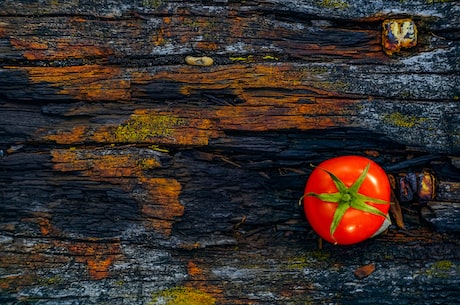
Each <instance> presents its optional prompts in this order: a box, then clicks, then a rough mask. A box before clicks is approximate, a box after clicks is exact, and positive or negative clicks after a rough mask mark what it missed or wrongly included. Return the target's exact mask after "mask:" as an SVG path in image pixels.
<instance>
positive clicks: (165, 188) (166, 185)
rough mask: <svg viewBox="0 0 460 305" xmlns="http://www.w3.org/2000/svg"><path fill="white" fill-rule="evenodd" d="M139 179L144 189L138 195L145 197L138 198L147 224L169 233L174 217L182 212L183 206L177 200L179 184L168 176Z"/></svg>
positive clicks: (166, 233) (179, 189)
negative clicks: (143, 192) (143, 191)
mask: <svg viewBox="0 0 460 305" xmlns="http://www.w3.org/2000/svg"><path fill="white" fill-rule="evenodd" d="M139 181H140V183H141V184H142V187H143V189H144V190H145V194H142V195H140V196H146V197H147V198H140V199H141V201H142V207H141V212H142V214H143V216H144V217H145V218H146V220H147V226H149V227H153V228H154V229H156V230H157V231H159V232H163V233H164V234H165V235H170V234H171V230H172V225H173V221H174V219H175V218H176V217H180V216H182V215H183V214H184V206H183V205H182V204H180V202H179V195H180V192H181V189H182V187H181V185H180V184H179V182H178V181H177V180H175V179H170V178H147V177H140V178H139ZM138 196H139V195H138Z"/></svg>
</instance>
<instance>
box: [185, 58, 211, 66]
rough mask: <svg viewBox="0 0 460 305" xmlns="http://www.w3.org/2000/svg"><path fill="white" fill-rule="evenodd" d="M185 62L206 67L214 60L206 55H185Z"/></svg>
mask: <svg viewBox="0 0 460 305" xmlns="http://www.w3.org/2000/svg"><path fill="white" fill-rule="evenodd" d="M185 62H186V63H187V64H188V65H191V66H202V67H208V66H211V65H212V64H213V63H214V60H213V59H212V58H211V57H208V56H201V57H195V56H187V57H185Z"/></svg>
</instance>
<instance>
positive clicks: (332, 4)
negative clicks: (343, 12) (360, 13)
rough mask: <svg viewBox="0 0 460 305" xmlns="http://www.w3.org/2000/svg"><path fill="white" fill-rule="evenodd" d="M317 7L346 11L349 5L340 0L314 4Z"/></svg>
mask: <svg viewBox="0 0 460 305" xmlns="http://www.w3.org/2000/svg"><path fill="white" fill-rule="evenodd" d="M316 3H317V5H319V6H322V7H327V8H336V9H346V8H348V7H349V6H350V5H349V4H348V3H347V2H345V1H342V0H319V1H317V2H316Z"/></svg>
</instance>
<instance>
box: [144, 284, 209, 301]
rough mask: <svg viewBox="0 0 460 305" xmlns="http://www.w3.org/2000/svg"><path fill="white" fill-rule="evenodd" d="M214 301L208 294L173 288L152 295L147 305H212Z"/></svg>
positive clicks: (186, 288) (183, 288) (189, 289)
mask: <svg viewBox="0 0 460 305" xmlns="http://www.w3.org/2000/svg"><path fill="white" fill-rule="evenodd" d="M214 304H216V299H215V298H214V297H213V296H211V295H210V294H208V293H206V292H204V291H201V290H197V289H193V288H189V287H173V288H170V289H166V290H162V291H160V292H157V293H155V294H154V295H153V297H152V301H151V302H150V303H149V305H214Z"/></svg>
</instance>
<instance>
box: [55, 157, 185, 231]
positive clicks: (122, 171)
mask: <svg viewBox="0 0 460 305" xmlns="http://www.w3.org/2000/svg"><path fill="white" fill-rule="evenodd" d="M51 155H52V161H53V169H54V170H56V171H62V172H69V171H76V172H79V176H83V177H87V179H89V180H92V181H99V182H109V183H111V184H116V185H118V186H119V187H120V189H122V190H124V191H132V190H133V189H134V188H135V187H136V186H138V187H139V189H138V192H136V193H135V194H133V197H134V198H135V199H137V201H138V202H139V206H140V209H141V213H142V215H143V216H144V218H145V220H146V224H147V226H148V227H150V228H153V229H155V230H157V231H158V232H162V233H163V234H165V235H169V234H170V233H171V230H172V226H173V223H174V220H175V218H176V217H180V216H182V215H183V213H184V206H183V205H182V204H180V202H179V195H180V192H181V185H180V184H179V182H178V181H177V180H175V179H170V178H155V177H148V176H147V175H146V174H145V173H144V170H146V166H147V167H148V168H147V169H148V170H151V169H154V168H157V167H160V166H161V164H160V162H159V161H158V160H157V159H156V158H155V157H154V156H152V157H150V158H149V157H146V156H142V157H141V156H138V155H133V154H131V153H128V152H127V153H124V151H119V150H115V149H112V150H111V149H100V150H94V149H93V150H86V149H55V150H53V151H52V152H51Z"/></svg>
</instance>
